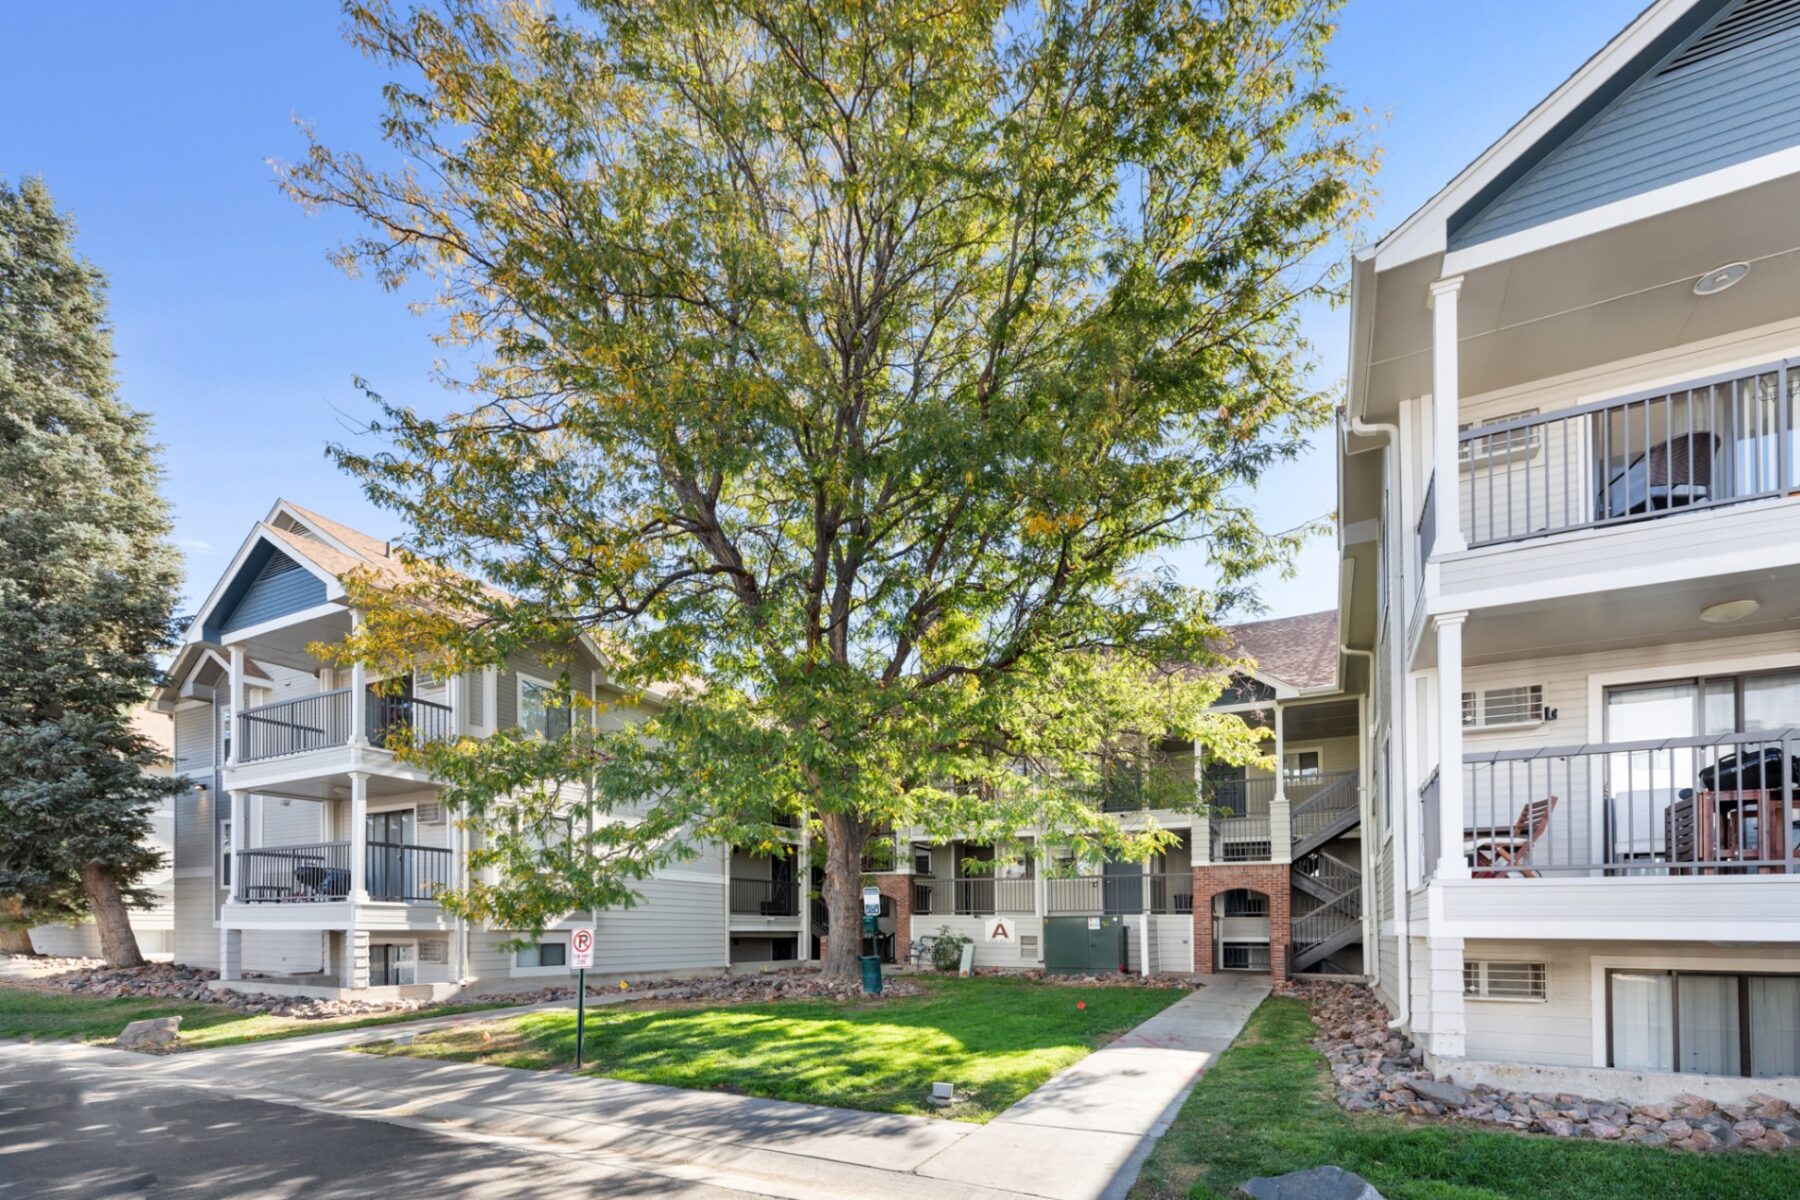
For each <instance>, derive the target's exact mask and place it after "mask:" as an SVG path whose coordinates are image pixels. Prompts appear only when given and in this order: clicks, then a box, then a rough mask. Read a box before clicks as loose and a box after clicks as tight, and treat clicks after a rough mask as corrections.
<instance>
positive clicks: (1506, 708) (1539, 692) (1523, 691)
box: [1462, 683, 1544, 729]
mask: <svg viewBox="0 0 1800 1200" xmlns="http://www.w3.org/2000/svg"><path fill="white" fill-rule="evenodd" d="M1543 719H1544V685H1543V684H1541V683H1533V684H1527V685H1522V686H1519V687H1504V688H1489V689H1488V690H1487V691H1485V692H1464V693H1463V694H1462V723H1463V728H1464V729H1507V728H1512V727H1515V726H1520V725H1536V724H1539V723H1540V722H1542V721H1543Z"/></svg>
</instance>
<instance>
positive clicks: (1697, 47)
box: [1657, 0, 1800, 76]
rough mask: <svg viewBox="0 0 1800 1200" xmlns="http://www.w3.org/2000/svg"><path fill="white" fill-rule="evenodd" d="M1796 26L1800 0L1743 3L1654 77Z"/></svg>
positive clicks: (1799, 11)
mask: <svg viewBox="0 0 1800 1200" xmlns="http://www.w3.org/2000/svg"><path fill="white" fill-rule="evenodd" d="M1795 27H1800V0H1744V2H1743V3H1742V4H1739V5H1738V6H1737V7H1736V8H1734V9H1732V10H1731V11H1730V12H1729V13H1727V14H1725V16H1724V18H1723V19H1721V20H1720V21H1719V22H1718V23H1717V24H1716V25H1714V26H1713V27H1712V28H1711V29H1708V30H1707V31H1706V32H1705V33H1703V34H1701V35H1700V36H1699V37H1698V38H1696V39H1695V40H1694V41H1693V42H1691V43H1690V44H1689V45H1688V46H1687V48H1686V49H1684V50H1682V51H1681V52H1680V53H1679V54H1677V55H1676V56H1675V57H1674V58H1672V59H1670V60H1669V64H1668V65H1667V66H1665V67H1664V68H1663V69H1662V70H1660V71H1658V72H1657V75H1659V76H1661V75H1673V74H1674V73H1675V72H1677V71H1685V70H1686V69H1687V68H1689V67H1692V66H1697V65H1698V64H1700V63H1703V62H1706V61H1708V60H1709V59H1714V58H1717V57H1719V55H1721V54H1724V53H1726V52H1727V51H1730V50H1736V49H1737V48H1738V47H1739V46H1747V45H1749V44H1750V43H1751V42H1755V41H1760V40H1762V39H1763V38H1766V37H1770V36H1772V35H1774V34H1777V33H1780V32H1782V31H1783V30H1787V29H1793V28H1795Z"/></svg>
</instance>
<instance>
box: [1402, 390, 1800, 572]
mask: <svg viewBox="0 0 1800 1200" xmlns="http://www.w3.org/2000/svg"><path fill="white" fill-rule="evenodd" d="M1797 381H1800V367H1796V366H1795V365H1793V364H1792V363H1790V362H1787V361H1783V362H1778V363H1771V364H1767V365H1765V366H1763V367H1759V368H1757V369H1756V370H1753V371H1748V372H1738V373H1734V374H1730V375H1721V376H1715V377H1712V378H1707V379H1699V380H1695V381H1693V382H1691V383H1687V384H1683V385H1681V386H1679V387H1676V388H1673V389H1659V390H1656V391H1653V392H1644V393H1639V394H1636V395H1631V396H1625V397H1622V398H1618V399H1610V400H1602V401H1598V402H1596V403H1593V404H1584V405H1580V406H1577V407H1574V408H1567V409H1559V410H1556V411H1553V412H1547V413H1530V414H1523V415H1520V416H1517V417H1515V418H1511V419H1508V420H1503V421H1497V422H1491V423H1489V424H1485V425H1477V426H1474V427H1472V428H1469V429H1466V430H1464V431H1463V432H1462V433H1461V434H1460V435H1459V436H1458V462H1459V466H1460V472H1459V480H1458V483H1457V488H1458V493H1457V508H1458V510H1459V516H1460V520H1461V527H1462V531H1463V533H1464V535H1465V538H1466V540H1467V542H1468V545H1469V546H1470V547H1471V548H1474V547H1479V546H1492V545H1500V544H1504V543H1510V542H1520V541H1525V540H1529V539H1533V538H1542V537H1548V536H1551V535H1554V534H1561V533H1567V532H1570V531H1573V530H1581V529H1594V528H1602V527H1609V526H1616V525H1625V524H1630V523H1635V522H1642V521H1648V520H1654V519H1656V518H1659V517H1666V516H1669V515H1672V514H1675V513H1681V512H1688V511H1693V510H1699V509H1708V508H1718V507H1721V506H1725V505H1732V504H1740V503H1744V502H1746V501H1751V500H1760V499H1765V498H1769V497H1775V496H1783V495H1786V494H1788V493H1789V492H1791V491H1794V490H1795V489H1796V486H1797V485H1800V478H1797V474H1796V462H1795V459H1796V455H1795V437H1796V425H1797V423H1796V420H1795V414H1794V403H1795V396H1794V392H1795V390H1796V387H1797V386H1800V382H1797ZM1441 482H1443V480H1442V472H1440V477H1439V479H1438V480H1437V481H1435V482H1434V485H1433V490H1435V487H1436V484H1437V483H1441ZM1435 508H1436V505H1435V504H1434V503H1433V500H1432V498H1431V497H1428V498H1427V500H1426V504H1425V508H1424V510H1423V517H1422V520H1421V524H1420V527H1419V531H1418V532H1419V540H1420V547H1421V551H1422V552H1423V553H1425V554H1427V555H1429V553H1430V550H1431V547H1432V544H1433V542H1434V540H1435V522H1436V513H1435Z"/></svg>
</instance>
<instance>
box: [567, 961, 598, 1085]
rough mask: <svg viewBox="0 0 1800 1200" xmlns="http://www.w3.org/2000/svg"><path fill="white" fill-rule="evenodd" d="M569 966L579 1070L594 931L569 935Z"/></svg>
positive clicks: (585, 1036) (585, 1021) (576, 1065)
mask: <svg viewBox="0 0 1800 1200" xmlns="http://www.w3.org/2000/svg"><path fill="white" fill-rule="evenodd" d="M569 965H570V966H571V967H574V968H575V1069H576V1070H577V1071H579V1070H581V1048H582V1046H583V1045H584V1044H585V1043H586V1041H587V973H588V968H589V967H591V966H593V965H594V931H593V930H592V929H577V930H575V931H574V932H573V933H571V934H570V935H569Z"/></svg>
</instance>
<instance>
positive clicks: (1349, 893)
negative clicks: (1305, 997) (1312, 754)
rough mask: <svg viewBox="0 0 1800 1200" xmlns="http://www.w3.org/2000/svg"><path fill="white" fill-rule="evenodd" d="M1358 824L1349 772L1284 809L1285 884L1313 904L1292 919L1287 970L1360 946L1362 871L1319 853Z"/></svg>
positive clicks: (1300, 968)
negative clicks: (1288, 852) (1288, 864)
mask: <svg viewBox="0 0 1800 1200" xmlns="http://www.w3.org/2000/svg"><path fill="white" fill-rule="evenodd" d="M1359 820H1361V809H1360V805H1359V803H1358V797H1357V792H1356V775H1355V774H1354V773H1352V772H1346V773H1344V774H1342V775H1339V776H1337V777H1335V778H1334V779H1331V780H1328V781H1326V782H1325V783H1324V784H1323V785H1322V786H1321V787H1320V788H1319V789H1318V790H1317V791H1315V792H1314V793H1313V794H1312V795H1310V796H1306V797H1304V798H1302V799H1300V800H1298V801H1295V802H1294V803H1293V806H1292V807H1291V809H1290V810H1289V822H1290V829H1291V835H1292V844H1293V866H1292V868H1291V869H1290V871H1289V879H1290V882H1291V884H1292V887H1293V890H1294V891H1296V892H1303V893H1305V894H1306V895H1308V896H1311V897H1312V898H1313V899H1315V900H1317V901H1318V902H1319V903H1318V906H1317V907H1316V908H1314V909H1312V911H1310V912H1306V913H1302V914H1300V915H1298V916H1296V917H1294V918H1293V920H1292V923H1291V926H1290V936H1291V938H1292V944H1293V949H1292V951H1291V956H1290V958H1289V960H1288V966H1289V969H1290V970H1292V971H1295V972H1299V971H1304V970H1307V969H1308V968H1310V967H1314V966H1317V965H1318V964H1319V963H1322V962H1324V961H1325V960H1327V959H1329V958H1330V957H1331V956H1332V955H1333V954H1336V953H1337V952H1338V951H1340V950H1342V949H1344V948H1345V947H1347V946H1351V945H1354V944H1356V943H1358V942H1361V941H1362V871H1361V870H1360V869H1359V868H1358V867H1357V866H1356V865H1355V864H1353V863H1347V862H1344V861H1343V860H1342V859H1339V858H1336V857H1333V856H1332V855H1330V854H1327V853H1325V852H1324V851H1323V850H1322V849H1320V848H1321V847H1322V846H1324V845H1325V844H1326V843H1327V842H1329V841H1331V840H1332V839H1333V838H1336V837H1339V836H1341V835H1343V834H1345V833H1347V832H1349V831H1350V830H1351V829H1354V828H1355V827H1356V824H1357V822H1358V821H1359Z"/></svg>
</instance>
